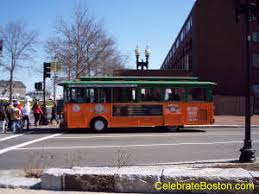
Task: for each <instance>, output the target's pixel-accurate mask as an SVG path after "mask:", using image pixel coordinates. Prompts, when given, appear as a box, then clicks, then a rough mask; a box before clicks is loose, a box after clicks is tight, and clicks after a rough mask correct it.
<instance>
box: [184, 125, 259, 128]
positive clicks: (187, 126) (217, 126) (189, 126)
mask: <svg viewBox="0 0 259 194" xmlns="http://www.w3.org/2000/svg"><path fill="white" fill-rule="evenodd" d="M251 127H253V128H259V125H251ZM184 128H245V125H184Z"/></svg>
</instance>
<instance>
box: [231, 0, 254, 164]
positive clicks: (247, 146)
mask: <svg viewBox="0 0 259 194" xmlns="http://www.w3.org/2000/svg"><path fill="white" fill-rule="evenodd" d="M234 2H235V9H236V13H235V14H236V17H238V16H239V15H240V14H241V13H243V14H244V15H245V36H246V75H245V77H246V84H245V85H246V91H245V103H246V106H245V107H246V108H245V139H244V146H243V148H241V149H240V152H241V154H240V157H239V162H255V161H256V158H255V150H254V149H253V148H252V139H251V76H250V74H251V65H250V39H251V38H250V26H249V20H250V16H251V14H254V13H253V12H254V5H251V4H250V3H249V0H246V2H245V4H240V1H239V0H235V1H234Z"/></svg>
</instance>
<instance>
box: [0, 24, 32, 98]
mask: <svg viewBox="0 0 259 194" xmlns="http://www.w3.org/2000/svg"><path fill="white" fill-rule="evenodd" d="M36 38H37V32H36V31H30V32H29V31H26V25H25V23H24V22H21V21H16V22H14V21H10V22H8V23H7V24H6V25H5V26H0V39H2V40H3V45H4V49H5V50H4V59H5V61H4V62H2V63H1V64H0V66H1V67H3V68H4V69H5V70H6V71H8V72H9V74H10V76H9V100H10V101H11V100H12V96H13V78H14V72H15V70H16V69H19V68H29V67H26V66H25V65H22V64H20V61H22V60H28V59H30V58H31V54H32V53H33V52H34V51H35V45H36Z"/></svg>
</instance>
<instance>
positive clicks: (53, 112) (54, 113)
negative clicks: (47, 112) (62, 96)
mask: <svg viewBox="0 0 259 194" xmlns="http://www.w3.org/2000/svg"><path fill="white" fill-rule="evenodd" d="M53 120H56V122H57V124H58V123H59V119H58V117H57V105H56V102H54V105H53V106H52V109H51V119H50V123H51V124H53Z"/></svg>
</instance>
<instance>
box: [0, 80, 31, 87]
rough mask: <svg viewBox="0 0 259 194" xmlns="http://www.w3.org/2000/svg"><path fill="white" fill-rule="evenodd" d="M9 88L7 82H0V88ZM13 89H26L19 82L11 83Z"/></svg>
mask: <svg viewBox="0 0 259 194" xmlns="http://www.w3.org/2000/svg"><path fill="white" fill-rule="evenodd" d="M8 86H9V81H8V80H0V87H1V88H6V87H8ZM13 87H14V88H26V86H25V85H24V83H23V82H21V81H13Z"/></svg>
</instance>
